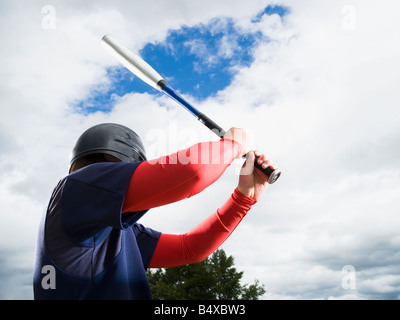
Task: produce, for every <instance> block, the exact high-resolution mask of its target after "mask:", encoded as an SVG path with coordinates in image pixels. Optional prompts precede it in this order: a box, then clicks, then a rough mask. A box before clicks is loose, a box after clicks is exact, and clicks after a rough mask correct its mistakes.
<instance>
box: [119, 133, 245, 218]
mask: <svg viewBox="0 0 400 320" xmlns="http://www.w3.org/2000/svg"><path fill="white" fill-rule="evenodd" d="M240 152H241V145H240V144H239V143H237V142H235V141H233V140H224V139H223V140H220V141H215V142H203V143H198V144H196V145H194V146H192V147H190V148H187V149H184V150H181V151H178V152H177V153H174V154H172V155H169V156H164V157H160V158H158V159H155V160H150V161H146V162H143V163H142V164H140V165H139V166H138V168H137V169H136V171H135V173H134V174H133V176H132V179H131V182H130V185H129V189H128V192H127V193H126V197H125V201H124V207H123V212H135V211H140V210H145V209H150V208H154V207H158V206H162V205H165V204H168V203H172V202H176V201H179V200H182V199H185V198H188V197H190V196H192V195H194V194H197V193H199V192H201V191H202V190H204V189H205V188H206V187H208V186H209V185H211V184H212V183H214V182H215V181H216V180H217V179H218V178H219V177H220V176H221V175H222V174H223V173H224V171H225V170H226V168H227V167H228V166H229V165H230V164H231V163H232V161H233V160H234V159H236V158H237V157H238V155H240Z"/></svg>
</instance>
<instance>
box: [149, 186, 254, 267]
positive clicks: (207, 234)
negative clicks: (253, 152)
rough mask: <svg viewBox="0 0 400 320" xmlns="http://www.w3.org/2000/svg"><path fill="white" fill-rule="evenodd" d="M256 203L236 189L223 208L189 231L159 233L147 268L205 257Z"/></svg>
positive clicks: (179, 263)
mask: <svg viewBox="0 0 400 320" xmlns="http://www.w3.org/2000/svg"><path fill="white" fill-rule="evenodd" d="M255 203H256V201H255V200H253V199H251V198H249V197H247V196H244V195H243V194H241V193H240V192H239V191H238V190H237V189H235V191H234V193H233V194H232V196H231V197H230V198H229V200H228V201H227V202H226V203H225V204H224V205H223V206H222V207H220V208H219V209H218V210H217V211H216V212H215V213H214V214H212V215H211V216H210V217H208V218H207V219H206V220H204V221H203V222H202V223H200V224H199V225H198V226H197V227H195V228H194V229H192V230H191V231H189V232H188V233H186V234H182V235H172V234H164V233H163V234H161V237H160V239H159V240H158V243H157V247H156V250H155V252H154V254H153V258H152V260H151V262H150V265H149V267H150V268H167V267H177V266H182V265H186V264H191V263H196V262H200V261H202V260H204V259H205V258H207V257H208V256H209V255H210V254H211V253H213V252H214V251H215V250H216V249H218V247H219V246H220V245H221V244H222V243H223V242H224V241H225V240H226V239H227V238H228V237H229V236H230V235H231V234H232V232H233V231H234V230H235V229H236V227H237V226H238V225H239V223H240V222H241V221H242V219H243V218H244V217H245V215H246V214H247V212H248V211H249V210H250V208H251V206H252V205H253V204H255Z"/></svg>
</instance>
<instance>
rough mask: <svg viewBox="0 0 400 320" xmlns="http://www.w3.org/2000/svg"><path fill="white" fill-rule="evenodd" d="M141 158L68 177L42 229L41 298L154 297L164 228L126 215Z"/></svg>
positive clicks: (37, 277) (37, 279)
mask: <svg viewBox="0 0 400 320" xmlns="http://www.w3.org/2000/svg"><path fill="white" fill-rule="evenodd" d="M138 165H139V163H125V162H120V163H97V164H93V165H90V166H87V167H85V168H83V169H81V170H78V171H75V172H73V173H72V174H70V175H69V176H67V177H66V178H64V179H62V180H61V181H60V182H59V183H58V185H57V186H56V188H55V189H54V191H53V194H52V197H51V199H50V202H49V205H48V208H47V212H46V214H45V216H44V219H43V221H42V224H41V226H40V229H39V234H38V245H37V258H36V265H35V272H34V298H35V299H140V300H144V299H151V292H150V287H149V283H148V279H147V275H146V269H147V267H148V265H149V263H150V261H151V258H152V256H153V253H154V250H155V248H156V245H157V242H158V239H159V237H160V233H159V232H157V231H154V230H152V229H149V228H146V227H144V226H142V225H141V224H138V223H137V220H138V219H139V218H140V217H142V216H143V215H144V214H145V213H146V211H140V212H132V213H123V214H121V210H122V206H123V202H124V196H125V194H126V191H127V190H128V187H129V183H130V180H131V177H132V174H133V172H134V171H135V169H136V167H137V166H138Z"/></svg>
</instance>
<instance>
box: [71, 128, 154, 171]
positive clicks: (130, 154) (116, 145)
mask: <svg viewBox="0 0 400 320" xmlns="http://www.w3.org/2000/svg"><path fill="white" fill-rule="evenodd" d="M96 153H105V154H109V155H112V156H114V157H116V158H118V159H119V160H121V161H122V162H135V161H145V160H146V152H145V150H144V146H143V143H142V140H140V137H139V136H138V135H137V134H136V133H135V132H134V131H132V130H131V129H129V128H127V127H125V126H123V125H120V124H116V123H103V124H98V125H96V126H94V127H91V128H89V129H87V130H86V131H85V132H84V133H83V134H82V135H81V136H80V137H79V139H78V141H77V142H76V144H75V147H74V149H73V150H72V156H71V165H72V164H73V163H74V162H75V161H76V160H77V159H79V158H81V157H84V156H87V155H90V154H96Z"/></svg>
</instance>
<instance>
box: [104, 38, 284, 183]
mask: <svg viewBox="0 0 400 320" xmlns="http://www.w3.org/2000/svg"><path fill="white" fill-rule="evenodd" d="M101 43H102V45H103V47H104V48H105V49H106V50H107V51H108V52H109V53H110V54H111V55H112V56H114V57H115V58H116V59H117V60H118V61H119V62H120V63H121V64H122V65H123V66H125V67H126V68H127V69H128V70H130V71H131V72H132V73H133V74H134V75H136V76H137V77H138V78H140V79H141V80H143V81H144V82H146V83H147V84H148V85H150V86H151V87H153V88H154V89H156V90H158V91H160V92H163V93H164V94H166V95H167V96H168V97H170V98H172V99H173V100H175V101H176V102H178V103H179V104H180V105H181V106H183V107H184V108H185V109H186V110H187V111H189V112H190V113H191V114H192V115H193V116H195V117H196V118H197V119H198V120H199V121H200V122H201V123H203V124H204V125H205V126H206V127H207V128H209V129H210V130H211V131H213V132H214V133H215V134H216V135H217V136H218V137H220V138H223V137H224V135H225V133H226V131H225V130H224V129H222V128H221V127H220V126H219V125H218V124H217V123H215V122H214V121H213V120H211V119H210V118H209V117H207V116H206V115H205V114H204V113H201V112H200V111H199V110H197V109H196V108H195V107H193V106H192V105H191V104H190V103H189V102H188V101H186V100H185V99H184V98H183V97H182V96H181V95H179V94H178V93H177V92H176V91H175V90H174V89H173V88H172V87H171V86H170V85H169V84H168V83H167V81H165V80H164V78H163V77H162V76H161V75H160V74H159V73H158V72H157V71H156V70H154V69H153V68H152V67H151V66H150V65H149V64H148V63H147V62H146V61H144V60H143V59H142V58H141V57H139V56H138V55H136V54H134V53H133V52H132V51H131V50H129V49H128V48H127V47H126V46H125V45H123V44H122V43H121V42H119V41H118V40H116V39H115V38H113V37H112V36H110V35H105V36H104V37H103V38H102V39H101ZM257 160H258V157H256V159H255V162H254V166H255V167H256V168H257V169H259V170H261V171H262V172H263V173H264V174H265V175H266V176H267V177H268V183H269V184H272V183H274V182H275V181H276V180H278V178H279V177H280V175H281V171H280V170H279V169H275V170H273V169H271V168H270V167H268V168H265V169H264V168H262V167H261V166H260V165H259V164H258V163H257Z"/></svg>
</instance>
